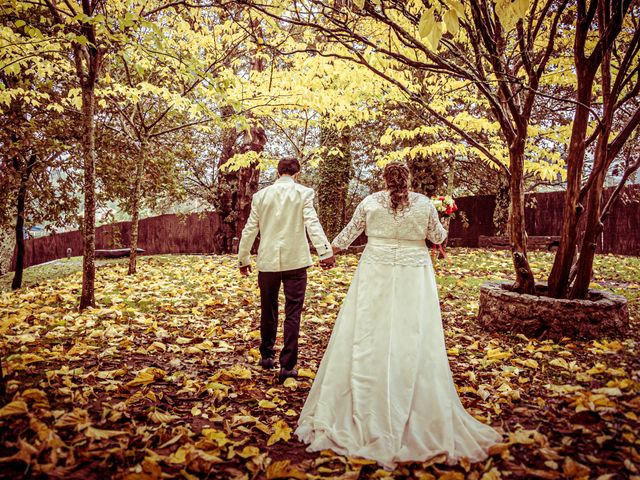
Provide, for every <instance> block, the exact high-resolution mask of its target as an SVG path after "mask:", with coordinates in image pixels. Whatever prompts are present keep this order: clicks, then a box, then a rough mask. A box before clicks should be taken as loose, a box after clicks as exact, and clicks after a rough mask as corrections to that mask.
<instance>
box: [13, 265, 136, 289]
mask: <svg viewBox="0 0 640 480" xmlns="http://www.w3.org/2000/svg"><path fill="white" fill-rule="evenodd" d="M126 262H127V259H126V258H118V259H109V260H97V261H96V266H97V267H100V266H102V265H108V264H117V263H126ZM80 271H82V257H71V258H61V259H59V260H54V261H52V262H48V263H44V264H42V265H34V266H33V267H29V268H25V270H24V275H23V278H22V286H23V287H29V286H32V285H38V284H40V283H42V282H43V281H45V280H53V279H56V278H63V277H66V276H69V275H71V274H74V273H76V272H80ZM12 281H13V272H9V273H7V274H5V275H2V276H0V292H4V291H8V290H11V282H12Z"/></svg>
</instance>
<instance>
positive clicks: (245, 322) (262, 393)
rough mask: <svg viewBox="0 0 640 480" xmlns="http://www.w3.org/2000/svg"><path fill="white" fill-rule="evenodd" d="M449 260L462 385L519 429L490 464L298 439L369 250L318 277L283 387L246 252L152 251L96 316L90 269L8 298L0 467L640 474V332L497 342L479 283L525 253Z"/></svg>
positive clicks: (134, 473)
mask: <svg viewBox="0 0 640 480" xmlns="http://www.w3.org/2000/svg"><path fill="white" fill-rule="evenodd" d="M449 253H450V257H451V259H452V262H451V263H448V262H438V263H436V269H437V270H438V283H439V288H440V295H441V305H442V311H443V323H444V325H445V334H446V342H447V349H448V351H449V355H450V357H449V361H450V364H451V368H452V372H453V376H454V380H455V384H456V388H457V390H458V393H459V395H460V397H461V400H462V403H463V404H464V406H465V407H466V408H467V410H468V411H469V412H470V413H472V414H473V415H475V416H476V417H477V418H479V419H481V420H482V421H485V422H488V423H492V424H493V425H495V426H499V428H502V429H503V431H504V432H505V436H504V441H503V442H502V443H499V444H497V445H494V446H492V447H491V448H490V451H489V454H490V458H489V459H487V460H486V461H484V462H479V463H476V464H471V463H470V462H469V461H468V460H461V461H460V462H459V463H458V464H457V465H454V466H448V465H445V462H446V457H444V456H438V457H435V458H433V459H429V460H426V461H425V462H422V463H414V464H401V465H400V466H399V467H398V469H397V470H396V471H395V472H387V471H385V470H383V469H381V468H380V467H379V466H378V465H376V464H375V463H372V462H371V461H368V460H363V459H359V458H349V457H344V456H341V455H336V454H334V453H332V452H322V453H319V454H317V453H308V452H306V451H305V448H306V446H305V445H303V444H301V443H300V442H298V441H297V440H296V438H295V436H294V434H293V433H294V430H295V425H296V421H297V417H298V415H299V413H300V409H301V408H302V405H303V403H304V399H305V397H306V395H307V393H308V391H309V388H310V385H311V383H312V381H313V379H314V378H315V372H317V370H318V368H319V364H320V359H321V357H322V353H323V352H324V349H325V348H326V343H327V341H328V339H329V336H330V334H331V329H332V325H333V322H334V321H335V317H336V314H337V311H338V308H339V305H340V303H341V301H342V299H343V298H344V295H345V294H346V290H347V287H348V284H349V280H350V278H351V275H352V274H353V271H354V269H355V266H356V264H357V258H356V257H355V256H344V257H341V258H340V259H339V265H338V267H337V268H336V269H335V270H332V271H330V272H322V271H320V270H319V269H315V268H312V269H310V270H309V289H308V292H307V302H306V305H305V311H304V319H303V322H302V326H301V337H300V361H299V376H298V378H295V379H294V378H289V379H287V380H286V381H285V382H284V384H278V383H277V382H276V377H277V370H271V371H270V370H263V369H261V368H260V367H259V366H258V365H257V362H258V360H259V358H260V353H259V350H258V348H257V347H258V345H259V337H260V333H259V295H258V289H257V284H256V281H255V277H249V278H244V277H240V276H239V275H238V274H237V268H236V265H235V261H234V259H233V258H231V257H198V256H171V257H146V258H142V259H141V261H140V262H139V267H138V268H139V273H138V275H136V276H134V277H128V276H127V275H126V274H125V271H126V267H125V266H123V265H119V264H111V265H108V266H105V267H101V268H100V269H99V270H98V278H99V282H100V288H99V290H98V291H97V296H96V299H97V302H98V304H99V305H98V308H96V309H91V310H88V311H86V312H84V313H82V314H81V313H78V312H77V311H76V302H77V289H78V286H79V283H80V278H81V275H80V272H78V273H77V274H73V275H71V276H69V277H67V278H65V279H64V280H63V281H60V280H47V281H45V282H43V283H42V284H41V285H38V286H35V287H30V288H28V289H25V290H23V291H18V292H15V293H0V308H1V309H2V311H3V315H2V316H0V332H1V333H2V335H3V336H2V337H0V346H1V347H2V348H3V349H4V351H6V352H7V353H8V354H7V355H6V357H5V359H4V360H5V365H6V372H7V377H8V380H9V383H8V387H9V392H10V398H8V399H7V401H6V403H5V404H4V405H2V406H0V445H2V447H0V462H2V466H0V469H4V470H3V472H4V471H7V472H10V473H8V474H7V475H10V476H11V477H12V478H24V473H23V472H24V471H25V465H29V471H30V472H33V475H40V476H43V477H45V476H65V475H70V474H75V475H83V474H84V475H86V476H88V477H91V476H98V475H102V476H105V477H108V476H116V475H117V476H118V478H126V479H129V480H136V479H138V480H140V479H144V480H148V479H157V478H161V477H165V478H185V479H191V478H201V477H203V476H207V475H208V476H209V477H210V478H238V479H241V478H247V477H249V478H274V479H276V478H310V479H315V478H325V477H334V478H341V479H344V480H347V479H351V478H352V479H354V480H355V479H357V478H416V479H434V480H435V479H441V478H445V479H446V478H450V479H465V478H468V479H475V480H494V479H496V480H497V479H500V478H552V479H561V478H575V479H579V478H587V476H588V477H589V478H600V480H607V478H608V477H607V475H610V472H611V471H614V472H615V475H616V478H626V477H630V478H631V477H633V476H634V475H636V476H637V475H638V473H637V465H638V464H640V455H639V454H638V445H639V444H638V442H639V441H640V440H639V438H638V435H637V433H636V432H637V431H639V430H640V424H639V421H638V415H637V412H638V411H639V410H640V386H639V385H640V383H639V382H640V378H639V373H638V371H639V370H640V368H639V367H640V364H639V363H640V360H639V358H640V356H639V355H638V345H640V342H639V340H638V338H636V337H631V338H628V339H619V340H607V339H601V340H598V341H589V342H579V341H573V340H570V339H565V340H563V341H561V342H551V341H546V340H542V341H539V340H535V339H528V338H526V337H524V336H511V335H507V334H505V335H488V334H486V333H485V332H483V331H481V330H479V329H478V328H477V326H476V325H475V315H476V313H477V290H478V287H479V285H480V284H481V283H482V281H483V280H484V279H486V278H491V277H498V276H499V277H502V276H505V275H510V274H511V268H512V267H511V259H510V257H509V255H508V253H505V252H490V253H487V252H482V251H477V250H476V251H468V250H464V249H454V250H451V251H450V252H449ZM549 258H550V257H547V256H545V255H544V254H539V253H533V254H532V258H531V260H532V266H533V268H534V269H535V270H536V271H540V270H541V269H543V268H548V267H549V265H550V264H549ZM605 260H606V261H605ZM607 261H608V262H612V260H611V259H610V258H608V257H600V256H599V257H597V259H596V266H597V268H600V269H601V270H603V269H604V270H603V271H605V272H606V274H607V275H608V276H609V277H610V278H618V277H619V275H620V273H619V272H620V271H622V270H624V269H625V266H626V265H628V264H629V263H630V262H634V260H633V259H629V258H622V257H620V258H618V257H615V263H616V264H617V265H618V267H617V268H609V267H608V263H606V262H607ZM625 271H626V270H625ZM597 275H601V274H598V272H597V271H596V276H597ZM618 279H619V278H618ZM626 289H627V290H628V291H629V292H631V293H632V294H634V295H636V297H633V298H632V299H631V302H630V312H631V315H632V318H634V320H633V321H637V320H636V319H637V318H638V313H637V312H638V306H639V304H640V302H639V301H638V300H637V296H638V295H640V289H637V288H630V287H628V282H627V287H626ZM328 293H330V295H328ZM618 293H621V292H618ZM622 293H624V292H622ZM632 330H633V329H632ZM635 331H637V329H635ZM278 341H279V342H281V340H280V339H279V340H278ZM83 472H84V473H83ZM86 472H88V473H86Z"/></svg>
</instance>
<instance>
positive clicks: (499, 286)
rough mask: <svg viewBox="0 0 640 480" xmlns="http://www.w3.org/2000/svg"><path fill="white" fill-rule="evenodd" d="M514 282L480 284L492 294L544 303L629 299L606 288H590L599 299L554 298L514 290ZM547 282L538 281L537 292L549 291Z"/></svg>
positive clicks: (587, 302)
mask: <svg viewBox="0 0 640 480" xmlns="http://www.w3.org/2000/svg"><path fill="white" fill-rule="evenodd" d="M512 285H513V282H510V281H507V280H489V281H487V282H485V283H483V284H482V285H480V290H481V292H484V293H487V294H489V295H492V296H502V297H505V298H514V297H515V298H518V297H524V298H526V299H529V298H535V299H536V300H537V301H538V302H543V303H554V304H557V303H561V304H562V303H564V304H567V305H571V304H577V303H578V304H585V303H586V304H589V305H593V306H595V307H597V306H599V304H602V306H603V307H604V306H606V304H608V303H609V302H613V303H615V304H627V303H628V300H627V298H626V297H624V296H622V295H618V294H617V293H612V292H608V291H606V290H597V289H593V288H590V289H589V296H592V297H596V298H597V299H594V300H591V299H589V298H587V299H582V298H554V297H548V296H546V295H541V294H530V293H519V292H516V291H514V290H511V287H512ZM547 288H548V287H547V284H546V283H536V291H537V292H542V291H544V292H546V291H547Z"/></svg>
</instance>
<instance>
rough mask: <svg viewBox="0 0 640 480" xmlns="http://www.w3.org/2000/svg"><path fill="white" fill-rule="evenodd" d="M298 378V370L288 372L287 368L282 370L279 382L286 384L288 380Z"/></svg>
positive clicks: (293, 369)
mask: <svg viewBox="0 0 640 480" xmlns="http://www.w3.org/2000/svg"><path fill="white" fill-rule="evenodd" d="M297 376H298V370H296V369H295V368H292V369H291V370H287V369H286V368H281V369H280V373H279V374H278V381H279V382H280V383H284V381H285V380H286V379H287V378H296V377H297Z"/></svg>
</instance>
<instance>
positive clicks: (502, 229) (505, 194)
mask: <svg viewBox="0 0 640 480" xmlns="http://www.w3.org/2000/svg"><path fill="white" fill-rule="evenodd" d="M499 175H500V177H499V183H498V190H497V191H496V195H495V198H496V206H495V207H494V209H493V226H494V228H495V235H496V236H498V237H500V236H503V235H506V233H507V227H508V223H509V210H510V206H511V199H510V198H509V179H508V178H506V176H505V175H503V174H502V172H499Z"/></svg>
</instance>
